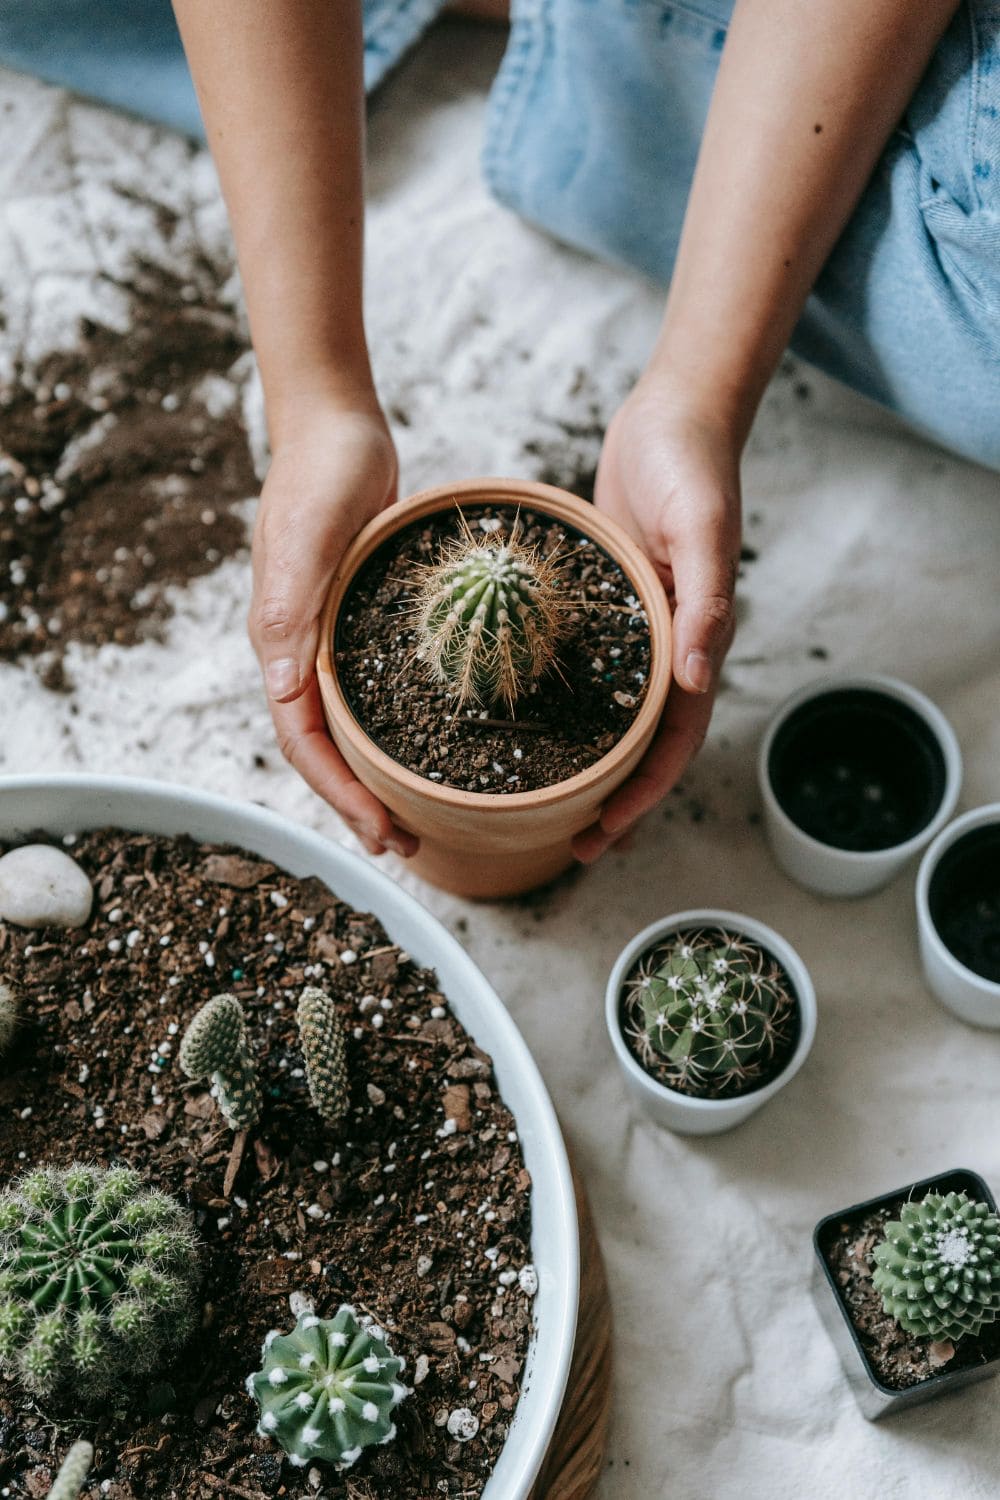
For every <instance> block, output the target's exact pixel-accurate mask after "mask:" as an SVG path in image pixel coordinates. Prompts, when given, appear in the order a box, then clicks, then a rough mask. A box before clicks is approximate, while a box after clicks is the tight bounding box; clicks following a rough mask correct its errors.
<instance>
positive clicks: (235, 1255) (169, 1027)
mask: <svg viewBox="0 0 1000 1500" xmlns="http://www.w3.org/2000/svg"><path fill="white" fill-rule="evenodd" d="M72 854H73V856H74V858H76V859H77V860H78V861H79V863H80V864H81V865H82V866H83V868H84V869H85V870H86V871H87V873H88V874H89V875H90V876H91V878H92V879H93V880H94V883H95V886H96V890H97V900H96V902H95V909H94V913H93V915H92V917H91V919H90V921H89V923H88V925H87V927H86V929H84V930H83V931H76V932H68V933H67V932H65V931H61V930H59V929H43V930H41V931H37V932H27V931H22V930H20V929H17V928H14V927H12V926H5V925H4V924H3V923H0V974H3V975H4V976H6V977H7V978H8V979H10V980H13V982H14V983H15V984H16V985H17V986H18V988H19V989H20V991H21V994H22V999H23V1010H24V1012H25V1017H24V1021H23V1024H22V1026H21V1029H20V1031H19V1033H18V1036H17V1038H16V1040H15V1042H14V1045H13V1047H12V1049H11V1051H10V1052H9V1053H8V1054H7V1056H6V1057H5V1058H4V1063H3V1068H2V1071H0V1182H2V1183H6V1182H7V1181H8V1180H9V1179H10V1178H11V1177H12V1176H14V1175H15V1174H17V1173H19V1172H20V1171H22V1170H24V1169H25V1168H27V1167H31V1166H35V1165H38V1164H42V1163H51V1164H54V1165H64V1164H66V1163H69V1162H71V1161H74V1160H84V1161H98V1162H100V1163H103V1164H106V1163H110V1162H112V1161H125V1162H128V1163H130V1164H131V1165H133V1166H135V1167H136V1168H137V1169H138V1170H139V1171H141V1172H142V1174H143V1175H144V1177H145V1178H146V1179H147V1180H148V1181H149V1182H150V1183H151V1184H153V1185H155V1186H157V1187H159V1188H163V1189H165V1190H166V1191H168V1192H170V1193H173V1194H174V1195H175V1196H176V1197H177V1198H179V1199H180V1200H182V1201H184V1202H186V1203H188V1204H189V1205H190V1206H191V1207H192V1208H193V1210H194V1211H195V1215H196V1220H197V1224H198V1230H199V1235H200V1238H201V1241H202V1244H203V1268H204V1282H203V1286H202V1289H201V1303H202V1315H201V1329H200V1331H199V1332H198V1333H196V1334H195V1336H194V1338H193V1341H192V1342H191V1344H190V1345H189V1346H188V1348H187V1349H186V1351H184V1352H182V1353H181V1355H180V1356H179V1357H178V1358H177V1359H175V1360H174V1361H172V1362H171V1363H170V1364H169V1365H168V1366H167V1367H165V1368H164V1369H163V1370H162V1371H161V1372H159V1373H158V1375H157V1376H156V1377H155V1378H149V1379H145V1378H144V1379H142V1380H141V1381H137V1382H136V1386H135V1389H134V1390H133V1391H132V1392H130V1399H129V1403H128V1406H127V1409H124V1410H116V1409H114V1405H113V1403H112V1404H111V1405H110V1407H109V1408H108V1409H105V1410H102V1411H101V1412H100V1413H99V1414H98V1415H97V1416H96V1418H92V1419H90V1420H87V1419H86V1418H85V1416H83V1415H81V1414H79V1413H69V1414H56V1413H50V1412H48V1411H47V1410H46V1411H43V1410H41V1409H37V1408H36V1407H35V1406H34V1405H33V1403H32V1402H30V1401H29V1400H28V1399H26V1397H25V1396H24V1395H23V1393H22V1392H21V1391H20V1390H19V1388H18V1387H17V1386H16V1385H15V1384H14V1383H13V1382H10V1381H3V1380H0V1489H2V1487H4V1486H8V1487H9V1492H10V1493H12V1494H14V1495H18V1496H22V1495H43V1494H45V1493H46V1491H47V1488H48V1484H49V1482H50V1477H51V1474H52V1472H53V1471H54V1469H55V1467H56V1464H57V1461H58V1459H60V1458H61V1457H62V1455H63V1453H64V1452H65V1449H66V1447H67V1445H68V1443H69V1441H70V1440H71V1439H73V1438H76V1437H77V1436H86V1437H88V1438H89V1439H90V1440H91V1441H92V1442H93V1443H94V1445H95V1448H96V1458H95V1462H94V1467H93V1470H92V1475H91V1480H90V1485H89V1488H88V1489H87V1491H86V1494H87V1495H88V1497H92V1500H98V1497H99V1496H109V1497H110V1500H132V1497H140V1496H143V1497H145V1496H156V1497H167V1500H172V1497H177V1500H181V1497H183V1500H188V1497H192V1496H198V1497H209V1496H212V1497H217V1496H229V1495H238V1496H241V1497H243V1500H247V1497H249V1500H261V1497H264V1496H272V1495H282V1496H286V1495H287V1496H309V1495H315V1494H316V1493H317V1490H318V1489H319V1490H321V1492H322V1494H323V1496H324V1497H328V1500H388V1497H390V1496H391V1497H392V1500H439V1497H440V1496H441V1495H453V1496H462V1497H463V1500H464V1497H466V1496H476V1495H479V1494H480V1493H481V1491H482V1488H483V1486H484V1484H485V1482H486V1480H487V1479H488V1477H489V1475H490V1472H491V1470H492V1468H493V1466H494V1463H495V1461H496V1458H497V1455H498V1453H499V1451H500V1449H501V1447H502V1445H503V1442H504V1439H505V1437H506V1433H507V1429H508V1425H509V1423H510V1420H511V1417H512V1414H513V1412H514V1409H515V1407H516V1404H517V1401H518V1393H519V1378H520V1372H521V1369H522V1365H523V1362H524V1358H525V1353H526V1350H527V1345H528V1339H529V1335H530V1330H531V1322H532V1310H531V1309H532V1304H531V1297H530V1295H529V1294H530V1290H531V1289H530V1287H528V1288H527V1289H526V1290H523V1289H522V1287H521V1285H520V1283H519V1281H518V1278H517V1274H516V1273H518V1272H519V1271H521V1270H522V1269H523V1268H524V1267H525V1266H526V1265H527V1264H528V1262H529V1261H530V1246H529V1237H530V1178H529V1175H528V1172H527V1170H526V1169H525V1166H524V1161H523V1157H522V1154H521V1150H520V1146H519V1144H518V1140H517V1136H516V1130H515V1122H514V1120H513V1118H512V1116H511V1115H510V1113H509V1111H508V1110H507V1109H506V1107H505V1106H504V1104H503V1101H502V1100H501V1099H500V1097H499V1095H498V1093H497V1089H496V1085H495V1082H494V1079H493V1074H492V1068H491V1062H490V1059H489V1057H487V1056H486V1055H485V1054H484V1053H483V1052H481V1051H480V1050H479V1049H478V1048H477V1047H476V1046H475V1045H474V1044H473V1042H472V1041H471V1039H470V1038H469V1037H468V1035H467V1034H466V1033H465V1031H464V1030H463V1029H462V1027H461V1026H460V1025H459V1023H458V1021H457V1020H456V1019H455V1018H454V1017H453V1016H452V1014H451V1012H450V1011H449V1009H448V1002H447V1000H446V999H445V998H444V997H443V996H442V995H441V993H440V992H439V990H438V987H437V980H436V978H435V975H434V974H433V972H431V971H429V970H426V969H420V968H418V967H417V966H416V965H415V964H414V963H413V962H412V961H411V960H410V958H409V957H407V955H406V954H405V953H403V952H401V951H400V949H399V948H398V947H397V946H396V945H395V944H393V943H392V941H391V939H390V938H389V937H387V935H386V933H385V932H384V931H383V929H382V928H381V926H380V925H379V923H378V922H377V921H376V920H375V919H374V918H373V917H371V916H367V915H365V914H364V913H361V912H356V911H353V910H352V909H351V908H350V907H349V906H347V905H345V904H344V903H343V902H341V901H338V900H337V899H336V897H334V896H333V895H331V893H330V892H329V891H328V890H327V888H326V887H325V886H324V885H323V884H322V883H321V882H320V881H318V880H294V879H292V878H291V877H290V876H288V875H285V874H283V873H282V872H281V871H280V870H276V869H275V868H274V867H273V866H272V865H269V864H267V863H264V862H263V861H261V860H259V859H257V858H255V857H251V856H248V855H245V854H243V853H241V852H239V851H233V850H228V849H219V848H213V847H211V846H208V845H199V844H196V843H194V842H192V841H191V840H189V839H187V838H176V839H171V838H154V837H146V836H138V835H133V834H123V833H120V832H107V831H106V832H102V833H91V834H86V835H82V836H81V837H80V838H79V840H78V841H77V842H76V843H75V844H74V846H73V848H72ZM310 982H311V983H314V984H319V985H321V986H322V987H324V988H325V989H327V990H328V992H329V993H330V994H332V995H333V996H334V998H335V1000H336V1002H337V1005H338V1008H339V1010H340V1013H341V1016H342V1018H343V1020H344V1022H345V1025H346V1027H347V1031H348V1063H349V1067H350V1070H351V1076H352V1085H351V1111H350V1114H349V1117H348V1119H347V1121H346V1123H345V1125H344V1126H343V1127H342V1129H340V1130H339V1131H333V1130H331V1127H329V1126H327V1125H325V1124H324V1123H323V1121H322V1120H321V1119H320V1118H319V1116H318V1115H317V1114H316V1112H315V1110H313V1109H312V1108H311V1106H310V1104H309V1100H308V1095H307V1089H306V1084H305V1080H304V1078H303V1068H302V1057H301V1053H300V1050H299V1045H298V1040H297V1031H296V1027H295V1020H294V1015H295V1005H296V1002H297V999H298V995H299V993H300V991H301V989H302V987H303V985H304V984H306V983H310ZM220 991H229V992H231V993H233V994H235V995H237V996H238V997H239V999H240V1000H241V1001H242V1003H243V1006H244V1007H245V1010H246V1013H247V1024H248V1032H249V1036H250V1038H251V1042H252V1046H253V1049H254V1053H255V1057H256V1060H257V1066H258V1069H259V1073H260V1081H261V1086H262V1091H263V1096H264V1106H263V1115H262V1120H261V1123H260V1125H259V1126H258V1127H257V1128H256V1129H255V1131H254V1132H253V1133H252V1136H251V1140H250V1143H249V1144H248V1146H247V1149H246V1152H245V1155H244V1158H243V1161H242V1165H241V1167H240V1169H239V1173H238V1175H237V1177H236V1179H235V1183H234V1185H233V1188H232V1190H231V1195H230V1196H228V1197H227V1196H225V1195H224V1192H223V1187H224V1178H225V1175H226V1168H227V1163H228V1161H229V1157H230V1151H231V1147H232V1143H233V1136H232V1133H231V1132H230V1131H229V1130H228V1129H226V1128H225V1126H224V1124H223V1122H222V1120H221V1117H220V1115H219V1113H218V1111H217V1108H216V1105H215V1103H214V1102H213V1100H212V1099H211V1097H210V1096H209V1094H208V1093H207V1092H206V1091H205V1088H204V1086H203V1085H201V1084H191V1083H189V1082H188V1081H187V1080H186V1079H185V1078H184V1076H183V1074H181V1072H180V1070H179V1067H178V1064H177V1052H178V1048H179V1043H180V1036H181V1034H182V1032H183V1028H184V1026H185V1025H186V1022H187V1021H188V1019H189V1018H190V1016H191V1015H192V1013H193V1012H194V1011H195V1010H196V1009H197V1007H198V1006H199V1005H201V1004H202V1003H203V1002H204V1001H205V1000H207V999H208V998H210V997H211V996H212V995H213V994H216V993H218V992H220ZM526 1279H527V1278H526ZM508 1283H510V1284H508ZM295 1291H298V1292H301V1293H303V1294H305V1295H306V1296H307V1297H310V1298H312V1299H314V1301H315V1305H316V1311H317V1312H318V1313H319V1314H320V1315H321V1316H327V1315H332V1313H334V1312H335V1311H336V1309H337V1308H338V1307H339V1305H340V1304H341V1302H350V1303H353V1304H354V1305H355V1306H356V1307H357V1308H358V1309H359V1311H361V1312H367V1313H370V1314H371V1315H372V1316H373V1317H374V1318H375V1319H376V1321H377V1322H378V1323H379V1324H380V1325H381V1326H382V1327H384V1328H385V1329H387V1330H388V1334H389V1338H390V1341H391V1343H392V1345H393V1347H394V1349H395V1352H396V1353H397V1354H402V1355H404V1356H405V1358H406V1362H407V1363H406V1372H405V1376H404V1378H405V1380H406V1382H407V1384H409V1385H411V1386H412V1387H413V1389H414V1393H413V1395H411V1396H410V1397H408V1398H407V1399H406V1400H405V1401H404V1402H403V1404H402V1405H401V1406H400V1407H399V1408H398V1409H397V1413H396V1420H397V1424H398V1428H399V1436H398V1438H397V1439H396V1441H395V1442H393V1443H392V1444H391V1445H389V1446H387V1447H384V1448H375V1449H373V1450H369V1451H368V1452H367V1453H366V1454H364V1455H363V1456H362V1458H361V1459H360V1460H359V1461H358V1463H357V1465H356V1466H355V1467H354V1468H353V1469H351V1470H349V1471H346V1472H345V1473H343V1474H338V1473H337V1472H336V1471H335V1470H333V1469H332V1468H330V1467H329V1466H327V1465H322V1466H319V1467H318V1468H317V1469H316V1470H311V1469H296V1468H293V1467H291V1466H290V1465H289V1464H288V1462H287V1461H283V1459H284V1456H283V1454H282V1452H281V1450H280V1448H278V1447H277V1446H276V1445H275V1444H274V1443H272V1442H270V1441H269V1440H266V1439H263V1438H259V1437H256V1436H255V1435H254V1429H255V1426H256V1422H257V1419H258V1418H257V1408H256V1405H255V1403H253V1402H252V1401H251V1399H250V1398H249V1396H248V1395H247V1393H246V1391H245V1389H244V1385H243V1382H244V1379H245V1377H246V1375H247V1374H248V1373H250V1372H251V1371H252V1370H256V1369H259V1368H260V1352H261V1343H262V1341H263V1338H264V1336H265V1334H266V1333H267V1332H268V1330H269V1329H270V1328H274V1327H281V1328H285V1329H288V1328H290V1327H291V1325H292V1324H293V1322H294V1317H293V1316H292V1314H291V1312H290V1309H289V1296H290V1294H291V1293H292V1292H295ZM462 1407H468V1408H469V1409H470V1410H471V1411H472V1412H473V1413H474V1414H475V1416H476V1417H477V1418H478V1420H479V1423H480V1428H479V1433H478V1435H477V1436H476V1437H474V1438H473V1439H472V1440H471V1441H469V1442H466V1443H464V1444H460V1443H458V1442H456V1441H454V1440H453V1439H452V1438H451V1437H449V1435H448V1432H447V1427H446V1425H445V1424H446V1422H447V1418H448V1416H449V1414H450V1413H451V1412H452V1411H454V1410H456V1409H458V1408H462ZM57 1416H63V1417H64V1420H62V1421H60V1422H58V1423H57V1424H56V1425H53V1420H50V1419H53V1418H56V1417H57ZM104 1481H109V1487H108V1488H107V1489H105V1488H103V1487H102V1486H103V1483H104ZM5 1492H6V1491H5Z"/></svg>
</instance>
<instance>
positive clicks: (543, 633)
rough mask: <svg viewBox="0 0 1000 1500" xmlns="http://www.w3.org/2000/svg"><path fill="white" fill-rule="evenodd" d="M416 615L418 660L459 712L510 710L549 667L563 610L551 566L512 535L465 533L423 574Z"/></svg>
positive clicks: (557, 581) (557, 577)
mask: <svg viewBox="0 0 1000 1500" xmlns="http://www.w3.org/2000/svg"><path fill="white" fill-rule="evenodd" d="M416 614H417V658H418V660H420V661H422V662H424V663H425V665H426V666H427V668H428V670H429V672H430V673H431V676H432V677H433V678H435V679H436V680H437V681H438V682H443V683H445V684H446V686H447V687H449V688H450V689H451V691H452V692H453V693H454V694H455V697H456V699H457V701H458V704H459V706H462V705H464V704H466V703H473V704H478V705H481V706H483V707H487V708H488V707H490V706H491V705H492V704H494V703H496V702H497V701H499V700H503V701H504V702H505V703H506V704H507V706H508V708H511V709H512V708H513V706H514V704H515V703H516V701H517V699H518V698H520V697H522V696H523V695H524V694H525V693H526V692H527V691H528V689H529V688H530V687H531V684H532V683H533V682H534V681H535V680H536V678H538V677H540V676H541V674H542V673H543V672H544V671H545V669H546V668H547V667H549V666H551V665H552V663H553V662H554V661H555V648H556V645H557V643H558V641H559V638H560V636H561V635H562V633H563V622H564V616H565V606H564V603H563V600H562V598H561V596H560V593H559V576H558V570H557V568H556V567H555V565H554V564H553V563H552V562H551V561H547V560H546V559H544V558H542V557H540V556H539V554H538V553H537V551H536V550H535V549H533V548H529V547H525V546H524V545H523V544H522V543H520V542H518V540H517V539H516V537H514V536H512V537H510V538H508V540H506V541H498V540H496V539H495V538H493V537H486V538H485V539H483V540H479V539H477V538H475V537H473V536H472V534H471V532H469V531H468V530H467V531H466V534H465V537H464V538H463V539H462V540H461V541H458V542H456V543H454V544H453V545H452V546H451V547H449V548H448V549H447V550H446V552H445V555H444V557H443V558H442V560H441V561H440V563H438V564H437V565H436V566H434V567H430V568H427V569H426V570H424V573H423V576H422V578H421V581H420V588H419V591H418V596H417V604H416Z"/></svg>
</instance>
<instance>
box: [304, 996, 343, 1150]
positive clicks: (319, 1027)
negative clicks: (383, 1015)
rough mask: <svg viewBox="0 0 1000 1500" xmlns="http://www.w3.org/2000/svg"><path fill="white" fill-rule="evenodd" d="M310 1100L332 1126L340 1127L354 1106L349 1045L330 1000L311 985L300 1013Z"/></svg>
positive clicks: (335, 1009)
mask: <svg viewBox="0 0 1000 1500" xmlns="http://www.w3.org/2000/svg"><path fill="white" fill-rule="evenodd" d="M296 1020H297V1022H298V1027H299V1038H300V1040H301V1043H302V1056H303V1059H304V1061H305V1065H306V1081H307V1083H308V1085H309V1097H310V1098H311V1099H312V1102H313V1104H314V1105H315V1106H316V1108H317V1109H318V1110H319V1113H320V1114H321V1115H322V1116H323V1119H324V1120H326V1121H327V1122H328V1123H329V1124H330V1125H339V1124H340V1122H341V1120H343V1118H344V1116H345V1115H346V1113H347V1109H348V1106H349V1104H350V1079H349V1077H348V1073H347V1041H346V1038H345V1036H344V1028H343V1026H342V1025H341V1024H340V1017H339V1016H338V1015H337V1008H336V1006H335V1005H334V1003H333V1001H332V1000H331V999H330V996H329V995H327V994H326V993H325V992H324V991H323V990H320V989H317V988H316V986H315V985H307V986H306V988H305V989H304V990H303V991H302V994H301V996H300V997H299V1007H298V1011H297V1012H296Z"/></svg>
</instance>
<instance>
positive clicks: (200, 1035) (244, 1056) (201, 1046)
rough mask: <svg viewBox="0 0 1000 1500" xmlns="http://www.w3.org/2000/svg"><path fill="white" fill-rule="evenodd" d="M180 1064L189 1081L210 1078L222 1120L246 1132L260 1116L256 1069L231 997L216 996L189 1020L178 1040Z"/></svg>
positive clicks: (240, 1009) (242, 1020)
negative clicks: (179, 1043) (179, 1044)
mask: <svg viewBox="0 0 1000 1500" xmlns="http://www.w3.org/2000/svg"><path fill="white" fill-rule="evenodd" d="M180 1063H181V1067H182V1068H183V1069H184V1072H185V1073H186V1074H187V1076H188V1077H189V1078H193V1079H196V1080H199V1079H203V1078H210V1079H211V1081H212V1093H213V1094H214V1096H215V1098H216V1099H217V1100H218V1103H219V1108H220V1110H221V1111H222V1116H223V1119H224V1120H225V1122H226V1124H227V1125H228V1126H229V1127H230V1129H232V1130H249V1129H250V1127H251V1126H252V1125H255V1124H256V1123H257V1118H258V1116H259V1114H260V1089H259V1088H258V1085H257V1069H256V1067H255V1065H254V1060H253V1058H252V1057H251V1056H250V1049H249V1047H248V1046H247V1032H246V1020H245V1018H244V1015H243V1007H242V1005H241V1004H240V1002H239V1001H238V1000H237V998H236V996H235V995H216V996H215V998H214V1000H209V1001H207V1002H206V1004H205V1005H203V1006H202V1007H201V1010H199V1011H198V1012H197V1014H196V1015H195V1016H194V1017H193V1018H192V1020H191V1023H190V1025H189V1026H188V1028H187V1030H186V1031H185V1033H184V1036H183V1038H182V1040H181V1050H180Z"/></svg>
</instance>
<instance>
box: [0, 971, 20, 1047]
mask: <svg viewBox="0 0 1000 1500" xmlns="http://www.w3.org/2000/svg"><path fill="white" fill-rule="evenodd" d="M20 1009H21V1006H20V1001H19V999H18V994H17V991H16V989H15V988H14V986H13V985H12V984H10V983H9V982H8V981H7V980H6V979H3V978H2V977H0V1056H2V1055H3V1053H4V1052H6V1051H7V1048H8V1047H9V1046H10V1044H11V1042H12V1041H13V1040H14V1032H15V1031H16V1030H17V1018H18V1015H19V1013H20Z"/></svg>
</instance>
